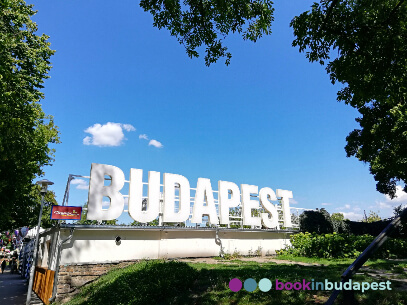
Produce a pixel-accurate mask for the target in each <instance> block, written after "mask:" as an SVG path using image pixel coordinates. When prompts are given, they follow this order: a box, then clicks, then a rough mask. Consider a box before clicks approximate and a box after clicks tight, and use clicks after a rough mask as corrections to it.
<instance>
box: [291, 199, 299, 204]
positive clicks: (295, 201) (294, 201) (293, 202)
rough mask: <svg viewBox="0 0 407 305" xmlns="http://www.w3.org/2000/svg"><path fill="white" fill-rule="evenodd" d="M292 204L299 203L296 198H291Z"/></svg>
mask: <svg viewBox="0 0 407 305" xmlns="http://www.w3.org/2000/svg"><path fill="white" fill-rule="evenodd" d="M289 200H290V204H298V201H297V200H295V199H292V198H290V199H289Z"/></svg>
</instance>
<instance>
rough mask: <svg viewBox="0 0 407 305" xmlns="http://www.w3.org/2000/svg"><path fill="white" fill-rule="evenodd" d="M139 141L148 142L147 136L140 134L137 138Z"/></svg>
mask: <svg viewBox="0 0 407 305" xmlns="http://www.w3.org/2000/svg"><path fill="white" fill-rule="evenodd" d="M138 138H139V139H143V140H148V136H147V135H146V134H141V135H139V136H138Z"/></svg>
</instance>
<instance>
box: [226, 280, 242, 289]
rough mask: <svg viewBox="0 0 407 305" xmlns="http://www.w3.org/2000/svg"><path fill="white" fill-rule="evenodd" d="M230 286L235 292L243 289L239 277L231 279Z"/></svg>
mask: <svg viewBox="0 0 407 305" xmlns="http://www.w3.org/2000/svg"><path fill="white" fill-rule="evenodd" d="M229 288H230V290H232V291H234V292H238V291H239V290H240V289H242V282H241V281H240V280H239V279H238V278H234V279H231V280H230V282H229Z"/></svg>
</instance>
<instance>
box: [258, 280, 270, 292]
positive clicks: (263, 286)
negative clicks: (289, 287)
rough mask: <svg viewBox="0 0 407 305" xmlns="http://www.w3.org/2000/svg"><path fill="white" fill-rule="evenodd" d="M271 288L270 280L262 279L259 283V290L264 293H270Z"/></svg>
mask: <svg viewBox="0 0 407 305" xmlns="http://www.w3.org/2000/svg"><path fill="white" fill-rule="evenodd" d="M271 286H272V285H271V281H270V280H269V279H261V280H260V282H259V289H260V290H261V291H263V292H268V291H270V289H271Z"/></svg>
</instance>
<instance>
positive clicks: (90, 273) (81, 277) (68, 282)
mask: <svg viewBox="0 0 407 305" xmlns="http://www.w3.org/2000/svg"><path fill="white" fill-rule="evenodd" d="M135 262H137V260H135V261H122V262H113V263H99V264H80V265H67V266H63V265H61V266H60V267H59V274H58V287H57V296H56V301H58V302H60V301H62V302H64V301H68V300H69V299H70V298H71V297H72V296H73V295H75V294H76V293H78V292H79V288H80V287H81V286H83V285H85V284H87V283H90V282H92V281H94V280H96V279H97V278H99V277H100V276H101V275H103V274H106V273H107V272H108V271H110V270H112V269H115V268H124V267H127V266H129V265H131V264H134V263H135Z"/></svg>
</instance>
